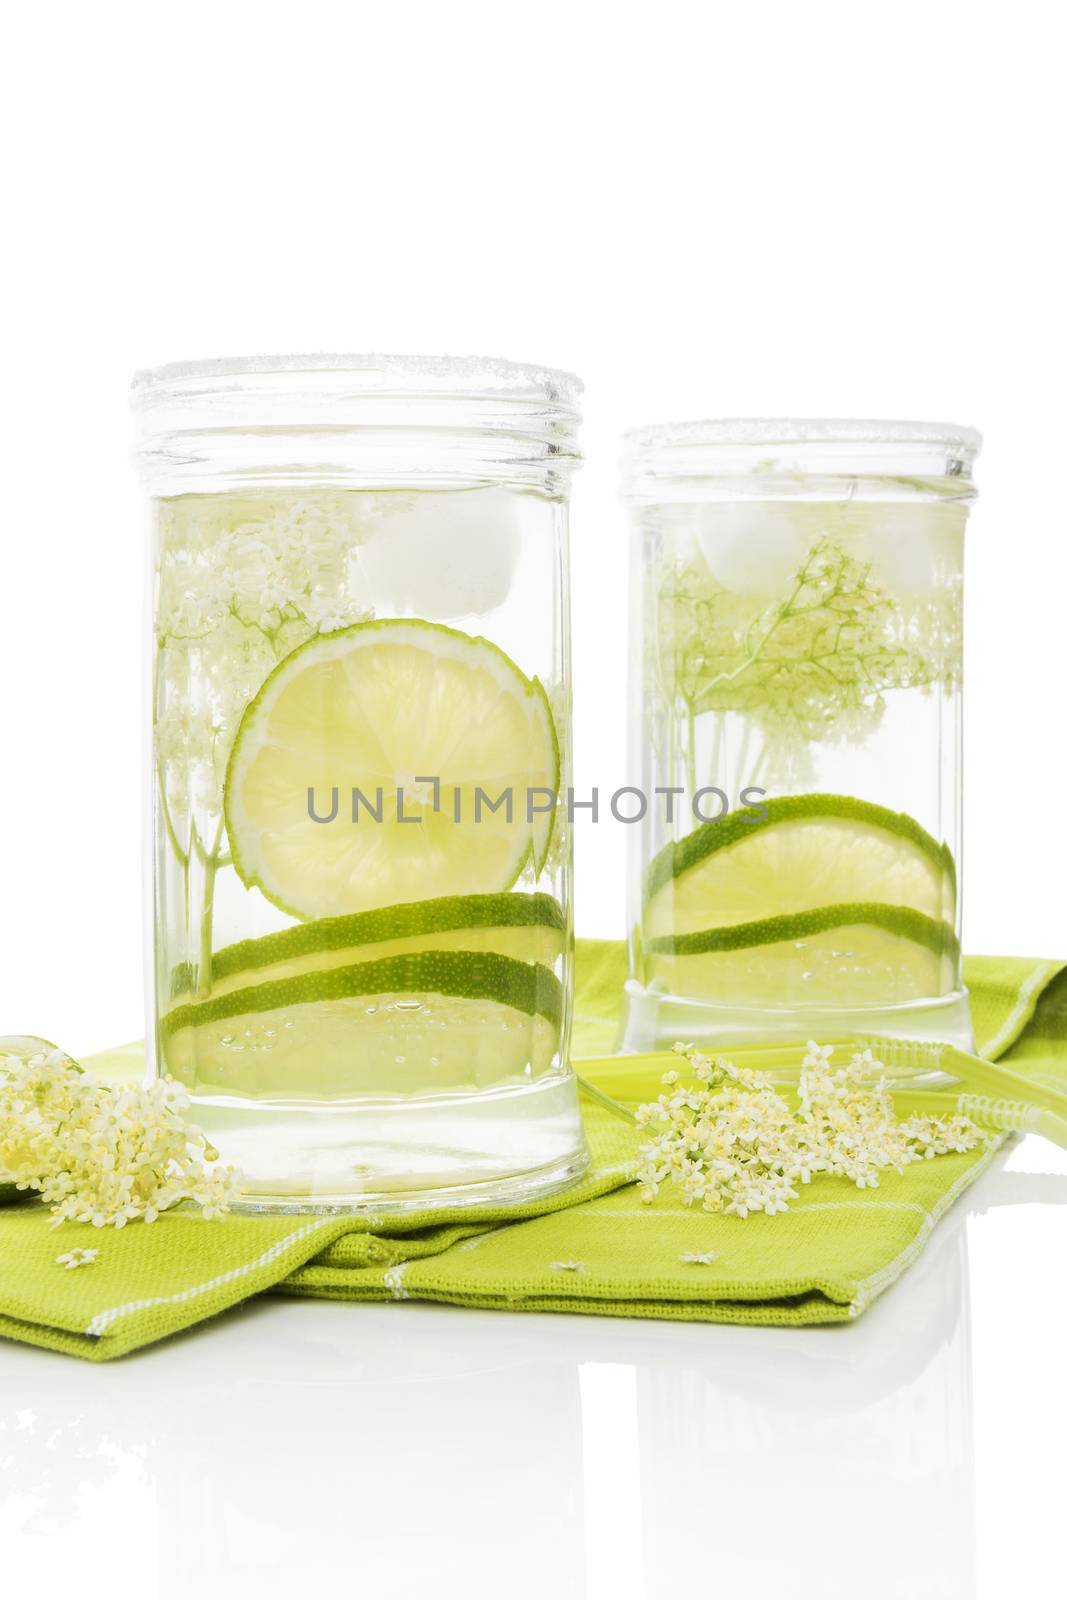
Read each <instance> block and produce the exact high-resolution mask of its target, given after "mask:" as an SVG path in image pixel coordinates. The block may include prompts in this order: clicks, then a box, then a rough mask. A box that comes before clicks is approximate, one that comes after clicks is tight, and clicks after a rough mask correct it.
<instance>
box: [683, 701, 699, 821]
mask: <svg viewBox="0 0 1067 1600" xmlns="http://www.w3.org/2000/svg"><path fill="white" fill-rule="evenodd" d="M685 780H686V788H687V792H688V795H689V799H690V801H691V800H692V797H693V795H694V794H696V788H697V721H696V712H695V711H694V709H693V702H692V700H687V701H686V702H685Z"/></svg>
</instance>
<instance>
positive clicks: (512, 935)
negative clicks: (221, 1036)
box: [171, 894, 566, 999]
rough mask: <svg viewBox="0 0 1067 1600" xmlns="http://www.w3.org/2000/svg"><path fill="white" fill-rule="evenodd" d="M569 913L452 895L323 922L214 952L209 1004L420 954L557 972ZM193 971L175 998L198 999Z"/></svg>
mask: <svg viewBox="0 0 1067 1600" xmlns="http://www.w3.org/2000/svg"><path fill="white" fill-rule="evenodd" d="M565 937H566V932H565V925H564V921H563V909H562V907H561V906H560V903H559V901H558V900H554V899H553V898H552V896H551V895H548V894H472V895H449V896H446V897H444V898H443V899H438V900H414V901H411V902H409V903H408V904H406V905H400V906H383V907H381V908H380V909H379V910H377V911H360V912H356V913H355V915H353V916H350V917H320V918H319V919H318V920H317V921H315V922H302V923H300V924H299V925H298V926H297V927H295V928H286V929H284V930H283V931H282V932H281V933H268V934H266V935H265V936H264V937H263V938H261V939H244V940H242V941H241V943H240V944H231V945H226V946H225V947H224V948H223V949H221V950H219V951H217V952H216V954H215V956H214V958H213V960H212V965H211V998H214V997H216V996H217V995H222V994H229V993H230V992H231V991H232V990H234V989H244V988H248V987H249V986H250V985H253V984H260V983H267V982H277V981H278V980H279V979H282V978H297V977H300V976H302V975H303V974H305V973H309V972H325V971H327V970H329V969H331V968H334V967H350V966H354V965H357V964H358V963H359V962H362V961H370V960H381V959H384V958H385V957H387V956H397V955H411V954H414V953H416V952H417V951H420V950H471V951H488V952H496V954H498V955H504V956H511V957H512V958H513V959H514V960H516V961H531V962H535V963H540V964H541V965H542V966H545V967H552V966H553V965H554V964H555V962H556V961H557V960H558V959H559V957H560V956H561V955H562V954H563V948H564V943H565ZM195 987H196V972H195V968H193V967H191V966H188V965H183V966H181V967H179V968H177V969H176V970H175V972H174V975H173V979H172V983H171V997H172V999H178V998H179V997H180V996H181V995H183V994H192V993H193V992H194V990H195Z"/></svg>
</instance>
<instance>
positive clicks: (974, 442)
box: [623, 417, 982, 459]
mask: <svg viewBox="0 0 1067 1600" xmlns="http://www.w3.org/2000/svg"><path fill="white" fill-rule="evenodd" d="M775 444H781V445H807V444H816V445H818V444H830V445H835V444H841V445H851V444H861V445H867V444H871V445H895V444H900V445H914V444H920V445H922V444H929V445H940V446H943V447H945V448H946V449H952V450H954V451H955V452H958V453H960V454H962V455H966V456H967V457H968V458H969V459H973V458H974V456H976V455H977V454H978V452H979V450H980V449H981V447H982V435H981V433H980V432H979V431H978V429H977V428H972V427H968V426H965V425H964V424H961V423H953V422H905V421H882V420H871V419H866V418H849V417H723V418H714V419H712V418H707V419H696V420H693V421H689V422H660V423H652V424H650V425H647V426H644V427H639V428H629V429H627V430H626V432H625V433H624V434H623V445H624V448H625V449H626V450H627V451H628V452H629V451H638V450H644V449H648V448H650V447H655V446H659V445H663V446H666V447H668V448H671V447H674V446H685V445H709V446H715V445H731V446H746V445H775Z"/></svg>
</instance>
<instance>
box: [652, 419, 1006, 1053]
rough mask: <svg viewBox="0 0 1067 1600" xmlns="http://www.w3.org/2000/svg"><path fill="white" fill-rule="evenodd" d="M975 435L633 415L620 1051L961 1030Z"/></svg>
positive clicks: (966, 1036) (900, 426) (940, 1035)
mask: <svg viewBox="0 0 1067 1600" xmlns="http://www.w3.org/2000/svg"><path fill="white" fill-rule="evenodd" d="M979 444H980V440H979V436H978V435H977V434H976V433H974V432H973V431H972V430H970V429H967V428H959V427H953V426H944V425H940V424H926V423H882V422H830V421H802V422H795V421H789V422H779V421H732V422H692V423H681V424H677V425H670V426H664V427H653V428H645V429H641V430H638V431H636V432H633V433H631V434H629V435H628V436H627V439H626V446H625V466H624V470H625V488H624V492H625V498H626V500H627V502H628V504H629V507H630V513H631V518H632V526H633V539H634V583H633V595H634V613H633V631H634V639H635V645H634V650H633V653H632V656H631V660H632V662H633V672H634V677H633V684H632V690H633V694H632V704H633V716H632V724H631V727H632V740H633V749H634V752H635V756H636V760H635V766H636V767H637V769H638V770H639V774H640V777H639V779H637V780H635V781H639V782H640V783H641V786H642V788H643V790H644V791H645V793H646V795H647V796H648V799H649V805H648V809H647V811H646V814H645V817H644V819H643V821H642V823H641V825H640V827H635V828H634V829H633V836H632V871H631V917H630V924H631V930H632V937H631V955H632V960H631V979H630V982H629V984H628V1011H627V1023H626V1031H625V1046H626V1047H627V1048H630V1049H641V1048H648V1047H651V1046H652V1045H655V1044H663V1043H668V1042H670V1041H672V1040H674V1039H678V1038H684V1039H686V1040H688V1039H695V1040H698V1041H703V1042H705V1043H710V1044H713V1045H714V1044H716V1043H720V1044H728V1043H731V1042H733V1043H741V1042H745V1041H751V1040H754V1039H759V1038H769V1039H773V1038H781V1039H785V1038H789V1039H793V1040H795V1039H797V1038H800V1039H806V1038H813V1037H818V1038H820V1039H824V1038H831V1037H835V1036H842V1037H845V1036H855V1035H856V1034H860V1035H868V1034H869V1035H882V1036H884V1035H887V1034H888V1035H893V1036H895V1037H901V1038H933V1039H945V1040H949V1041H951V1042H954V1043H957V1044H960V1045H963V1046H964V1047H967V1046H969V1045H970V1044H971V1026H970V1017H969V1012H968V1006H967V996H966V991H965V989H964V987H963V982H962V976H961V963H960V945H959V931H960V894H959V885H960V818H961V790H960V753H961V752H960V736H961V684H962V602H963V537H964V524H965V522H966V519H967V513H968V509H969V507H970V503H971V501H972V499H973V497H974V488H973V485H972V481H971V467H972V463H973V460H974V457H975V455H976V453H977V451H978V448H979Z"/></svg>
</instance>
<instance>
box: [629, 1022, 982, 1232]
mask: <svg viewBox="0 0 1067 1600" xmlns="http://www.w3.org/2000/svg"><path fill="white" fill-rule="evenodd" d="M675 1050H676V1052H677V1053H678V1054H680V1055H684V1056H685V1057H686V1059H687V1060H688V1062H689V1066H690V1068H691V1070H692V1073H693V1075H694V1077H695V1079H696V1082H695V1083H689V1084H687V1083H684V1082H683V1081H682V1078H681V1075H680V1073H678V1072H677V1071H671V1072H668V1073H665V1074H664V1078H663V1084H664V1093H662V1094H661V1095H660V1096H659V1097H658V1099H657V1100H655V1101H653V1102H652V1103H651V1104H649V1105H643V1106H640V1107H639V1108H638V1111H637V1122H638V1125H639V1126H640V1127H642V1128H644V1129H645V1130H646V1131H647V1137H646V1139H645V1141H644V1143H643V1144H642V1145H641V1149H640V1165H639V1167H638V1173H637V1177H638V1182H639V1184H640V1186H641V1198H642V1200H645V1201H652V1200H653V1199H654V1198H655V1196H656V1195H657V1194H658V1193H659V1190H660V1187H661V1185H662V1184H664V1183H667V1182H670V1183H674V1184H676V1185H677V1186H678V1188H679V1189H680V1191H681V1194H682V1198H683V1200H684V1202H685V1203H686V1205H695V1204H699V1205H701V1206H703V1208H704V1210H705V1211H719V1212H723V1213H726V1214H729V1215H733V1216H738V1217H747V1216H749V1215H750V1214H751V1213H753V1212H763V1213H764V1215H766V1216H773V1215H774V1214H775V1213H776V1212H780V1211H786V1210H788V1208H789V1202H790V1201H791V1200H795V1199H796V1198H797V1196H798V1186H801V1185H803V1184H806V1183H809V1182H810V1181H811V1179H812V1177H814V1176H815V1174H816V1173H827V1174H830V1175H832V1176H834V1177H841V1178H847V1179H848V1180H849V1182H850V1183H854V1184H855V1185H856V1187H857V1188H860V1189H866V1188H877V1186H878V1180H879V1174H880V1173H881V1172H883V1171H885V1170H886V1169H887V1168H891V1169H893V1170H894V1171H896V1172H902V1171H903V1170H904V1168H905V1167H906V1166H908V1165H909V1164H910V1163H911V1162H913V1161H921V1160H925V1159H932V1158H933V1157H934V1156H938V1155H945V1154H948V1153H949V1152H950V1151H951V1152H958V1153H963V1152H966V1151H968V1150H973V1149H974V1148H975V1146H976V1145H978V1144H979V1143H980V1142H982V1140H983V1139H985V1138H986V1137H987V1136H986V1135H985V1134H984V1133H982V1131H981V1130H980V1129H979V1128H978V1127H976V1125H975V1124H974V1123H973V1122H972V1121H971V1120H970V1119H969V1118H967V1117H961V1116H953V1117H937V1116H913V1117H909V1118H907V1119H906V1120H903V1121H902V1120H900V1119H898V1118H897V1117H896V1115H895V1113H894V1111H893V1102H892V1098H891V1096H890V1092H889V1089H888V1086H887V1084H886V1080H885V1075H884V1069H883V1067H882V1064H881V1062H879V1061H878V1060H876V1058H875V1057H874V1056H873V1055H872V1053H871V1051H870V1050H869V1049H868V1050H862V1051H856V1053H855V1054H854V1055H853V1057H852V1060H851V1062H850V1063H849V1064H848V1065H847V1066H839V1067H835V1066H833V1065H832V1062H831V1057H832V1055H833V1047H832V1046H831V1045H817V1044H814V1043H811V1044H809V1045H808V1049H807V1054H806V1055H805V1057H804V1061H803V1065H802V1067H801V1071H800V1082H799V1086H798V1096H797V1101H798V1103H797V1108H796V1110H794V1109H793V1108H792V1107H791V1106H790V1104H789V1102H788V1101H787V1100H786V1099H785V1098H784V1096H783V1095H781V1094H780V1093H779V1092H778V1090H777V1089H776V1088H775V1087H774V1085H773V1083H772V1082H771V1080H770V1079H769V1078H768V1077H767V1076H766V1075H765V1074H763V1073H760V1072H754V1071H751V1070H749V1069H747V1068H741V1067H737V1066H735V1065H734V1064H733V1062H731V1061H727V1060H726V1059H725V1058H724V1057H722V1056H716V1057H714V1058H712V1057H708V1056H705V1055H703V1054H701V1053H700V1052H699V1051H697V1050H695V1049H693V1047H692V1046H685V1045H682V1046H678V1045H676V1046H675ZM683 1259H689V1260H695V1259H697V1258H696V1257H695V1256H693V1255H691V1256H688V1257H683Z"/></svg>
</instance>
